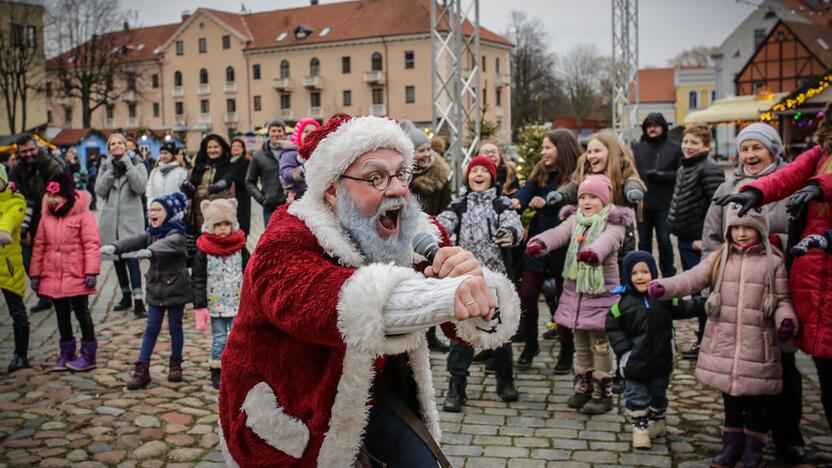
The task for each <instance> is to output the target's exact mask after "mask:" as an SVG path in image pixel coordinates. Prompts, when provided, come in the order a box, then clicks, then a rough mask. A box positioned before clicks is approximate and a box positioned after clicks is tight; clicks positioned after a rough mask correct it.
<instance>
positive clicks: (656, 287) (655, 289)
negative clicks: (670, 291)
mask: <svg viewBox="0 0 832 468" xmlns="http://www.w3.org/2000/svg"><path fill="white" fill-rule="evenodd" d="M666 292H667V290H666V289H665V288H664V286H662V285H661V284H659V283H658V282H656V281H651V282H650V286H647V295H648V296H650V299H658V298H660V297H662V296H664V294H665V293H666Z"/></svg>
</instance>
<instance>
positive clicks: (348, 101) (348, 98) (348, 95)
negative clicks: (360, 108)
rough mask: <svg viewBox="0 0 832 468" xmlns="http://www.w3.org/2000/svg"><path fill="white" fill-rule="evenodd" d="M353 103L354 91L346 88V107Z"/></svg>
mask: <svg viewBox="0 0 832 468" xmlns="http://www.w3.org/2000/svg"><path fill="white" fill-rule="evenodd" d="M351 105H352V91H350V90H349V89H347V90H344V107H350V106H351Z"/></svg>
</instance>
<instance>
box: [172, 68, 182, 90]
mask: <svg viewBox="0 0 832 468" xmlns="http://www.w3.org/2000/svg"><path fill="white" fill-rule="evenodd" d="M173 85H174V86H182V72H180V71H179V70H177V71H176V73H174V74H173Z"/></svg>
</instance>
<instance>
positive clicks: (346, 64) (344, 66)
mask: <svg viewBox="0 0 832 468" xmlns="http://www.w3.org/2000/svg"><path fill="white" fill-rule="evenodd" d="M350 68H351V67H350V58H349V57H341V73H349V72H350Z"/></svg>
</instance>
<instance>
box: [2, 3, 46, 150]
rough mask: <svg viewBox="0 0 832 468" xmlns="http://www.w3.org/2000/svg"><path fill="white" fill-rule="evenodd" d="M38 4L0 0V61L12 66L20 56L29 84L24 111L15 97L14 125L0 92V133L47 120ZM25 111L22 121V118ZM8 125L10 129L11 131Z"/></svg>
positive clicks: (17, 130)
mask: <svg viewBox="0 0 832 468" xmlns="http://www.w3.org/2000/svg"><path fill="white" fill-rule="evenodd" d="M44 12H45V11H44V8H43V6H41V5H37V4H31V3H26V2H7V1H0V49H2V51H0V60H4V62H5V63H4V64H3V66H4V67H10V66H13V65H14V64H15V63H21V62H16V60H17V59H18V58H19V57H21V55H20V54H23V55H22V56H24V57H27V58H25V59H22V60H23V61H25V62H26V63H28V64H29V65H27V66H26V67H27V68H28V69H29V70H30V73H29V74H28V76H27V77H26V84H27V86H28V87H29V89H27V91H26V105H25V112H23V107H24V106H23V102H22V100H21V99H19V98H18V99H17V103H16V106H15V108H16V111H15V112H14V115H15V117H14V120H15V122H14V126H12V125H11V121H10V119H9V114H8V112H7V108H6V99H5V98H4V95H3V94H2V93H0V135H8V134H10V133H20V132H22V131H25V130H29V129H33V128H37V127H41V126H43V125H44V124H46V122H47V115H46V94H45V92H44V84H45V79H44V78H45V74H44V69H45V67H46V59H45V56H44V52H43V16H44ZM24 113H25V117H26V120H25V121H24V120H23V116H24ZM12 127H13V129H14V131H12Z"/></svg>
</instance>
